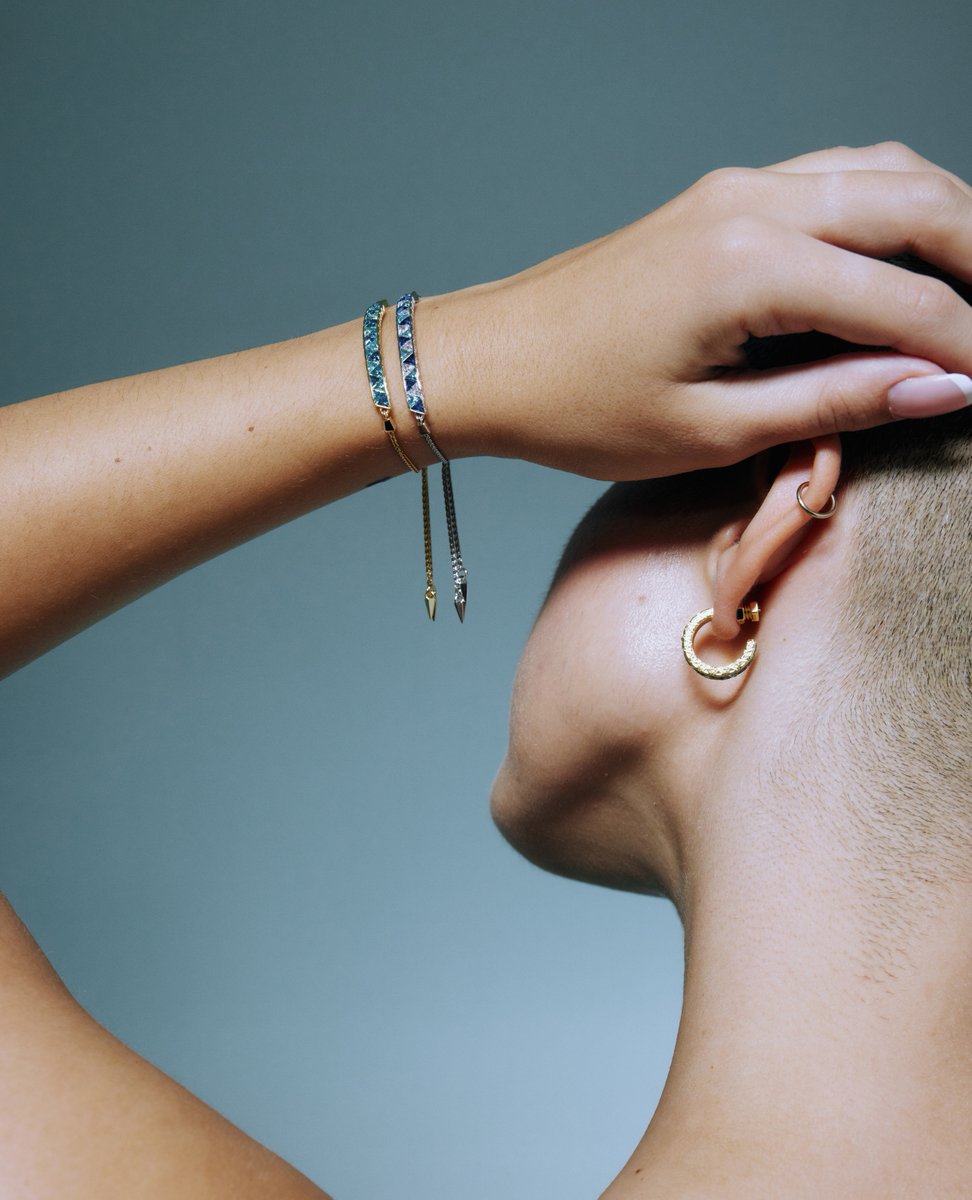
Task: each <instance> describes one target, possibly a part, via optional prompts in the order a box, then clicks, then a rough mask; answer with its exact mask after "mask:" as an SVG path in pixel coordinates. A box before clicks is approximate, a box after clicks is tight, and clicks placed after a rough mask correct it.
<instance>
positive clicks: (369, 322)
mask: <svg viewBox="0 0 972 1200" xmlns="http://www.w3.org/2000/svg"><path fill="white" fill-rule="evenodd" d="M387 304H388V301H387V300H376V301H375V302H374V304H369V305H368V307H367V309H366V310H365V315H364V325H363V332H364V353H365V365H366V366H367V368H368V382H369V384H370V385H371V398H372V400H374V402H375V407H376V408H379V409H381V411H382V413H383V414H384V413H387V412H388V410H389V409H390V408H391V401H390V400H389V399H388V385H387V384H386V382H385V372H384V371H383V370H382V367H381V349H380V347H379V345H378V333H379V330H380V329H381V318H382V315H383V313H384V311H385V308H386V307H387Z"/></svg>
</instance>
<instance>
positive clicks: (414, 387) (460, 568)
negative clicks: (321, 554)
mask: <svg viewBox="0 0 972 1200" xmlns="http://www.w3.org/2000/svg"><path fill="white" fill-rule="evenodd" d="M417 301H418V294H417V293H416V292H406V294H405V295H404V296H402V297H401V299H400V300H399V301H398V304H397V305H396V306H395V329H396V332H397V334H398V356H399V358H400V360H401V366H402V383H403V384H404V386H405V398H406V400H407V402H408V408H409V411H410V412H411V414H412V415H413V416H414V417H415V420H416V421H417V422H418V428H419V433H420V434H421V435H422V438H423V439H424V441H425V444H426V445H427V446H428V448H429V449H430V450H431V451H432V453H433V454H434V455H435V457H436V458H437V459H438V460H439V462H440V463H441V464H442V498H443V500H444V502H445V517H446V529H447V530H448V533H449V556H450V558H451V560H452V600H453V603H454V604H455V606H456V612H457V613H458V614H459V620H460V621H462V620H463V619H464V617H465V615H466V588H467V579H468V576H467V572H466V567H465V564H464V563H463V561H462V548H461V547H460V545H459V528H458V526H457V524H456V505H455V500H454V499H453V495H452V468H451V467H450V466H449V460H448V459H447V458H446V456H445V455H444V454H443V453H442V451H441V450H440V449H439V447H438V446H437V445H436V443H435V440H434V439H433V437H432V434H431V432H430V430H429V427H428V412H427V411H426V407H425V396H424V395H423V392H422V379H421V376H420V375H419V367H418V357H417V355H416V351H415V326H414V314H415V304H416V302H417Z"/></svg>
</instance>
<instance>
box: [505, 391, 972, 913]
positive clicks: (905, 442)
mask: <svg viewBox="0 0 972 1200" xmlns="http://www.w3.org/2000/svg"><path fill="white" fill-rule="evenodd" d="M970 435H972V422H970V420H969V414H968V412H965V413H960V414H957V415H955V416H953V417H949V418H942V419H939V420H936V421H933V422H929V423H927V424H922V425H912V424H910V423H899V424H895V425H889V426H887V427H884V428H882V429H879V430H874V431H870V432H867V433H862V434H855V435H850V436H849V437H845V439H844V463H843V471H842V476H841V481H840V484H839V486H838V488H837V498H838V506H839V510H838V514H837V516H836V517H835V518H834V520H832V521H827V522H808V523H807V524H806V526H805V527H804V528H803V530H802V533H801V535H800V536H799V537H798V538H794V539H789V540H788V541H787V542H786V544H784V545H782V546H781V547H780V548H779V549H778V552H777V553H776V554H775V555H771V556H770V557H769V558H765V559H764V560H762V561H763V562H764V569H763V570H762V572H761V575H762V582H761V583H760V584H759V585H758V587H757V590H756V595H757V596H758V598H759V599H760V601H761V603H762V605H763V608H764V612H765V617H764V620H763V622H761V624H760V625H759V626H758V627H757V629H756V630H755V633H756V636H757V639H758V641H759V646H760V649H759V654H758V656H757V660H756V662H755V664H754V665H753V667H752V668H751V669H750V671H749V672H747V673H746V674H744V675H743V676H740V677H739V678H738V679H737V680H733V681H728V682H721V681H720V682H715V681H708V680H704V679H701V678H699V677H698V676H696V675H694V674H693V673H692V672H691V671H690V670H689V668H688V667H687V665H686V664H685V661H684V659H683V657H682V655H681V650H680V645H679V638H680V634H681V630H682V628H683V626H684V624H685V623H686V622H687V621H688V619H689V618H690V617H691V616H692V615H693V614H694V613H695V612H696V611H698V610H700V609H702V608H706V607H709V606H710V605H711V604H712V602H713V595H714V593H715V591H716V589H717V587H718V581H719V578H720V572H721V571H723V572H724V564H725V563H726V562H728V561H731V558H732V555H733V553H734V550H735V546H736V541H737V540H738V539H739V537H740V535H741V534H745V532H746V531H747V530H748V529H750V528H752V527H753V525H754V524H755V523H756V522H757V520H758V518H759V514H760V513H761V512H765V511H766V507H767V504H768V503H769V499H768V498H769V497H771V495H772V494H773V491H774V488H776V490H777V492H778V502H779V504H780V505H782V506H783V507H784V509H785V506H786V505H787V504H790V503H792V506H793V507H794V509H795V508H796V497H795V494H793V495H792V496H791V495H790V493H791V491H793V488H792V482H793V478H795V477H796V476H795V475H794V470H795V471H797V473H799V470H800V469H801V465H800V463H801V460H800V457H799V456H800V455H802V463H803V464H804V465H805V464H807V463H811V458H812V456H811V455H810V451H809V448H808V447H803V448H801V449H800V451H799V453H798V460H797V466H796V467H794V466H793V464H792V463H788V462H787V460H786V454H785V452H771V453H767V454H763V455H760V456H758V457H757V458H756V459H751V460H748V461H747V462H745V463H741V464H737V465H736V466H733V467H729V468H725V469H721V470H715V471H706V472H698V473H695V474H692V475H685V476H681V477H677V478H673V479H669V480H661V481H650V482H646V483H633V484H621V485H616V486H615V487H613V488H611V489H610V490H609V491H608V492H607V493H606V495H605V496H604V497H602V499H601V500H600V501H599V502H598V503H597V504H596V505H595V506H594V508H593V509H592V510H591V512H590V513H589V514H588V515H587V517H585V519H584V520H583V521H582V522H581V524H580V526H579V527H578V529H577V531H576V532H575V534H574V536H573V537H572V539H571V541H570V544H569V545H568V547H567V549H566V551H565V553H564V556H563V558H562V560H561V564H560V566H559V567H558V570H557V572H556V575H555V579H554V583H553V585H552V587H551V590H550V594H549V596H548V598H547V602H546V604H545V605H544V608H543V611H542V612H541V614H540V617H539V618H538V620H537V623H536V626H535V629H534V631H533V634H532V636H531V638H530V641H529V643H528V645H527V647H526V650H525V652H524V656H523V660H522V662H521V666H520V670H519V673H518V678H517V683H516V688H515V692H514V698H513V706H512V718H511V731H510V747H509V752H508V755H507V759H506V761H505V763H504V765H503V768H502V770H501V772H500V775H499V777H498V779H497V782H496V786H495V789H494V796H493V811H494V815H495V817H496V820H497V822H498V824H499V825H500V827H501V829H502V830H503V832H504V833H505V834H506V836H507V837H508V838H509V839H510V840H511V841H512V842H513V843H514V844H515V845H517V847H518V848H520V849H521V850H522V851H523V852H524V853H525V854H527V856H528V857H530V858H532V859H533V860H535V861H537V862H538V863H540V864H541V865H543V866H546V867H548V868H550V869H553V870H556V871H560V872H563V873H566V874H570V875H574V876H578V877H581V878H585V879H591V880H593V881H596V882H601V883H606V884H608V885H611V886H619V887H628V888H633V889H638V890H646V891H651V890H664V891H667V892H669V893H671V894H675V895H677V894H678V893H679V891H680V889H681V888H682V887H683V886H684V875H685V871H686V869H687V865H688V864H689V863H690V862H691V861H692V859H693V851H694V849H696V848H697V839H698V836H699V831H700V829H702V828H703V827H708V828H710V830H711V828H713V825H712V822H713V820H714V818H715V814H716V813H717V812H720V811H726V807H727V806H729V807H730V808H731V809H732V811H733V812H734V814H735V816H736V818H738V819H739V820H742V821H745V820H746V819H747V818H746V815H745V813H746V809H747V805H749V806H763V807H764V808H765V806H771V807H773V806H775V807H776V808H777V810H778V813H779V817H780V820H784V821H785V819H786V812H787V806H788V805H793V804H796V803H799V804H800V806H801V809H802V810H806V809H807V808H808V807H809V808H810V809H813V808H814V807H816V808H818V809H819V811H820V812H821V813H822V814H824V813H825V814H826V820H827V821H828V822H830V823H833V822H834V821H843V822H844V824H845V826H846V830H845V833H844V834H843V835H842V836H846V838H848V839H851V840H854V839H857V840H858V841H860V840H861V839H865V840H866V839H867V838H868V837H872V838H873V839H874V847H875V854H876V855H878V856H883V857H884V859H885V860H886V861H890V860H892V859H893V860H894V863H895V864H896V865H895V868H894V869H895V870H899V869H900V870H905V869H912V870H913V871H919V872H925V873H927V871H928V870H929V869H931V867H932V864H933V863H934V862H935V861H939V860H940V858H941V856H942V855H946V856H947V855H950V854H951V853H952V850H953V849H954V848H955V847H956V846H958V845H959V844H960V843H961V845H963V846H966V845H967V841H968V840H972V835H970V834H969V831H968V829H967V828H966V821H965V812H964V809H963V808H962V807H961V805H957V803H956V798H957V797H958V798H961V796H962V795H965V796H967V793H968V788H969V776H968V771H969V768H968V757H969V756H968V747H969V744H970V726H969V715H970V712H972V705H970V700H972V694H970V679H969V671H970V662H972V641H970V639H972V588H970V585H969V568H968V564H969V550H970V549H972V544H970V539H972V520H970V509H969V496H970V493H972V488H970V483H972V436H970ZM808 469H812V468H808ZM781 480H782V481H783V483H781ZM784 485H785V486H784ZM787 497H789V499H787ZM740 644H741V643H736V642H731V643H717V642H715V641H714V640H713V639H712V638H708V639H706V638H705V635H704V634H703V635H701V636H700V638H699V642H698V648H699V650H700V652H701V653H703V657H707V658H709V659H711V660H713V661H716V660H717V659H718V658H719V657H720V655H721V657H722V658H723V659H729V658H733V657H735V656H736V654H737V653H738V651H739V648H740ZM889 795H894V796H895V797H896V800H895V804H894V806H893V808H894V811H893V812H892V811H888V800H887V797H888V796H889ZM709 849H711V846H710V847H709ZM936 856H937V857H936ZM902 864H904V865H902ZM908 864H910V868H909V867H908Z"/></svg>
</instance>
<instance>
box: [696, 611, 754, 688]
mask: <svg viewBox="0 0 972 1200" xmlns="http://www.w3.org/2000/svg"><path fill="white" fill-rule="evenodd" d="M714 611H715V610H714V609H711V608H707V609H705V611H704V612H700V613H696V614H695V616H694V617H693V618H692V620H691V621H689V623H688V624H687V625H686V626H685V628H684V629H683V630H682V653H683V654H684V655H685V661H686V662H687V663H688V665H689V666H690V667H691V668H692V670H693V671H697V672H698V674H699V675H704V676H705V678H706V679H733V678H734V677H735V676H736V675H741V674H742V673H743V671H745V670H746V668H747V667H748V666H749V664H750V663H751V662H752V661H753V659H754V658H755V657H756V639H755V638H750V639H749V640H748V641H747V642H746V646H745V648H744V650H743V652H742V654H740V655H739V657H738V658H737V659H736V660H735V661H734V662H731V663H726V664H725V666H722V667H714V666H713V665H712V664H711V663H707V662H703V661H702V659H701V658H699V656H698V655H697V654H696V653H695V635H696V634H697V633H698V632H699V630H700V629H701V628H702V626H703V625H708V623H709V622H710V621H711V620H712V616H713V613H714ZM759 617H760V612H759V605H758V604H748V605H745V606H744V607H743V608H740V609H738V610H737V612H736V620H737V621H738V622H739V624H740V625H742V624H743V623H744V622H746V621H758V620H759Z"/></svg>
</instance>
